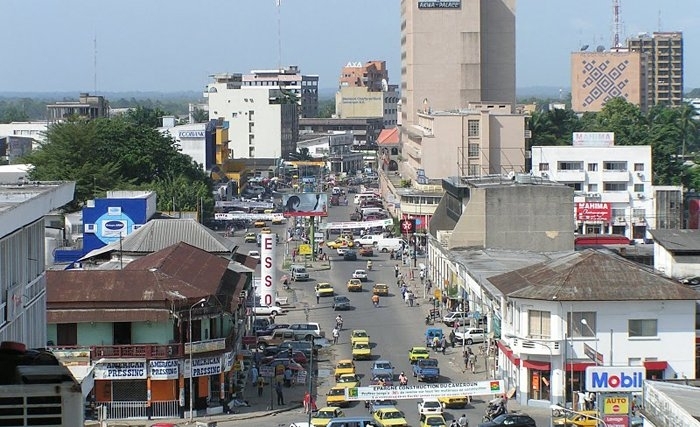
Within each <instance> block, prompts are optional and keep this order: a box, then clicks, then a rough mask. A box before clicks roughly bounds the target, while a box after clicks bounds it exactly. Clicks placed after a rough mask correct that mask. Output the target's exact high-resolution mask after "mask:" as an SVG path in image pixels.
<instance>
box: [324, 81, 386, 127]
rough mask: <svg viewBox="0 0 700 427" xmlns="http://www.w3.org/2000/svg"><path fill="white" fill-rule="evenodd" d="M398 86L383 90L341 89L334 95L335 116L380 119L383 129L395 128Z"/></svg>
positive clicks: (350, 87)
mask: <svg viewBox="0 0 700 427" xmlns="http://www.w3.org/2000/svg"><path fill="white" fill-rule="evenodd" d="M398 102H399V93H398V86H396V85H387V86H385V88H384V90H379V91H376V90H370V89H369V88H367V87H355V86H349V87H341V88H340V89H339V90H338V92H336V94H335V114H336V116H337V117H338V118H341V119H352V118H364V117H381V118H382V120H383V122H384V127H390V126H396V124H397V114H398Z"/></svg>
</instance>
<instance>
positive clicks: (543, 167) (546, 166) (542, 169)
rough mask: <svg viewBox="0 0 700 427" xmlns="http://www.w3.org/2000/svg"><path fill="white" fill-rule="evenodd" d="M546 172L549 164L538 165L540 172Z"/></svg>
mask: <svg viewBox="0 0 700 427" xmlns="http://www.w3.org/2000/svg"><path fill="white" fill-rule="evenodd" d="M548 170H549V163H540V172H542V171H548Z"/></svg>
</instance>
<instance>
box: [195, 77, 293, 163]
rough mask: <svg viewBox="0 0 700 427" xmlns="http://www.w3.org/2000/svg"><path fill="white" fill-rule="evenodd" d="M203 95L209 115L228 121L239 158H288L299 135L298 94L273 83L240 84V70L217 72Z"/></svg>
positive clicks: (235, 153)
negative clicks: (272, 84)
mask: <svg viewBox="0 0 700 427" xmlns="http://www.w3.org/2000/svg"><path fill="white" fill-rule="evenodd" d="M212 77H213V78H214V82H213V83H210V84H208V85H207V89H206V92H205V93H204V97H205V98H207V99H208V102H209V119H211V120H213V119H221V120H222V121H225V122H228V124H229V127H228V129H229V130H228V133H229V138H230V142H229V148H230V149H232V150H233V157H234V158H236V159H238V158H267V159H279V158H280V157H284V158H288V157H289V155H290V154H292V153H295V152H296V142H297V140H298V138H299V114H298V108H299V106H298V104H297V97H296V95H295V94H294V93H289V92H287V91H286V90H285V89H282V88H280V87H276V86H243V84H242V76H241V75H240V74H216V75H214V76H212Z"/></svg>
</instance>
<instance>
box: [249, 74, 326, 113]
mask: <svg viewBox="0 0 700 427" xmlns="http://www.w3.org/2000/svg"><path fill="white" fill-rule="evenodd" d="M243 86H273V87H274V86H276V87H279V88H281V89H283V90H285V91H289V92H291V93H293V94H294V95H296V97H297V100H298V103H299V106H300V107H301V108H300V113H301V117H318V75H315V74H301V70H299V67H297V66H296V65H290V66H289V67H287V68H283V69H275V70H251V72H250V74H244V75H243Z"/></svg>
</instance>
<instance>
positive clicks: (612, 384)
mask: <svg viewBox="0 0 700 427" xmlns="http://www.w3.org/2000/svg"><path fill="white" fill-rule="evenodd" d="M646 375H647V371H646V369H644V368H642V367H638V366H620V367H615V366H589V367H587V368H586V391H593V392H599V391H606V392H611V391H613V392H614V391H617V392H623V393H625V392H631V391H642V388H643V387H644V379H645V378H646Z"/></svg>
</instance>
